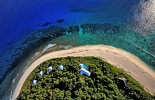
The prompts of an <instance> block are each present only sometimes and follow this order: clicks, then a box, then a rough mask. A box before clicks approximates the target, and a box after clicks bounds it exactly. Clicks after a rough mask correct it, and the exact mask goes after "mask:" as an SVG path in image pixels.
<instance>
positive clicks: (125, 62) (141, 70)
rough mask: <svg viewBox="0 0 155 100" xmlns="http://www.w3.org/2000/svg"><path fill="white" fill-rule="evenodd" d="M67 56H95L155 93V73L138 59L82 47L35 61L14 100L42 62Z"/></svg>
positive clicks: (104, 48) (103, 47)
mask: <svg viewBox="0 0 155 100" xmlns="http://www.w3.org/2000/svg"><path fill="white" fill-rule="evenodd" d="M67 56H75V57H77V56H95V57H99V58H101V59H103V60H104V61H107V62H109V63H110V64H113V65H115V66H117V67H118V68H122V69H123V70H124V71H126V72H127V73H128V74H130V75H131V76H132V77H133V78H134V79H136V80H137V81H138V82H139V83H140V84H142V85H143V86H144V87H145V88H147V90H149V91H150V92H152V93H155V85H154V84H155V72H154V71H153V70H151V69H150V68H149V67H148V66H147V65H146V64H145V63H144V62H142V61H141V60H140V59H139V58H138V57H136V56H134V55H133V54H131V53H128V52H126V51H124V50H121V49H118V48H115V47H112V46H107V45H90V46H80V47H75V48H72V49H67V50H60V51H55V52H50V53H47V54H45V55H43V56H41V57H40V58H38V59H37V60H36V61H34V62H33V63H32V64H31V65H30V66H29V68H28V69H27V70H26V71H25V72H24V74H23V75H22V76H21V78H20V80H19V82H18V84H17V86H16V88H15V91H14V93H13V95H12V99H13V100H14V99H15V98H17V96H18V95H19V93H20V90H21V88H22V85H23V84H24V82H25V80H26V78H27V77H28V75H29V74H30V73H31V72H32V71H33V70H34V69H35V68H36V67H37V66H38V65H39V64H40V63H42V62H44V61H46V60H49V59H52V58H58V57H67Z"/></svg>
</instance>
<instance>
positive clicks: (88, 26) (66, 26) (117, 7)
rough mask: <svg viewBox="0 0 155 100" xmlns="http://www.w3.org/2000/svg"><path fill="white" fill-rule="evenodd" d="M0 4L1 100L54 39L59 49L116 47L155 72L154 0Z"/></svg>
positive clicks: (8, 94) (5, 2) (52, 1)
mask: <svg viewBox="0 0 155 100" xmlns="http://www.w3.org/2000/svg"><path fill="white" fill-rule="evenodd" d="M0 8H1V9H0V15H1V16H0V25H1V26H3V27H0V32H1V33H0V48H1V49H0V71H1V73H0V99H2V98H3V100H5V99H9V98H10V95H11V91H12V92H13V89H14V88H15V86H16V84H17V82H18V80H19V78H20V76H21V75H22V73H23V72H24V70H25V67H27V66H28V65H29V62H30V61H31V60H34V58H37V57H39V56H41V54H42V51H43V49H44V47H46V46H47V45H48V44H49V43H51V44H56V45H57V48H54V47H53V49H54V50H58V49H61V48H60V47H64V48H65V49H66V48H70V47H76V46H82V45H98V44H103V45H111V46H114V47H117V48H121V49H123V50H126V51H128V52H130V53H132V54H134V55H136V56H137V57H139V58H140V59H141V60H143V61H144V62H145V63H146V64H147V65H149V67H150V68H151V69H152V70H154V71H155V12H154V9H155V1H154V0H147V1H146V0H125V1H121V0H118V1H112V0H75V1H73V0H66V1H65V2H64V1H59V0H51V1H50V0H46V1H42V0H39V1H37V0H34V1H30V0H27V1H26V0H24V1H19V0H15V1H10V2H9V1H7V0H1V1H0ZM2 15H3V16H2ZM4 33H5V34H4ZM34 55H35V56H34Z"/></svg>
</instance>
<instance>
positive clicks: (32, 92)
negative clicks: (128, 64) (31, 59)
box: [18, 57, 155, 100]
mask: <svg viewBox="0 0 155 100" xmlns="http://www.w3.org/2000/svg"><path fill="white" fill-rule="evenodd" d="M81 63H84V64H86V65H88V66H89V68H88V70H89V71H90V72H91V75H90V77H89V76H86V75H81V74H80V72H79V71H80V67H79V64H81ZM60 65H64V69H63V70H62V71H60V70H58V68H59V66H60ZM49 66H52V72H51V73H50V72H49V71H48V68H49ZM40 71H43V72H44V74H43V75H42V76H41V75H39V73H40ZM34 79H35V80H37V81H38V82H37V84H36V85H34V84H33V83H32V81H33V80H34ZM34 99H35V100H90V99H92V100H97V99H98V100H99V99H101V100H104V99H106V100H129V99H132V100H140V99H141V100H152V99H155V97H154V96H152V95H151V94H149V93H148V92H146V91H145V90H144V88H143V87H142V86H141V85H140V84H139V83H138V82H137V81H136V80H134V79H133V78H132V77H131V76H129V75H128V74H126V73H125V72H124V71H123V70H121V69H118V68H117V67H115V66H113V65H111V64H109V63H107V62H105V61H102V60H101V59H99V58H95V57H66V58H56V59H51V60H48V61H45V62H43V63H42V64H40V65H39V66H38V67H37V68H36V69H35V70H34V71H33V72H32V73H31V74H30V75H29V77H28V78H27V80H26V81H25V83H24V85H23V87H22V89H21V92H20V95H19V96H18V100H34Z"/></svg>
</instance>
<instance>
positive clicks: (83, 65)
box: [79, 64, 89, 70]
mask: <svg viewBox="0 0 155 100" xmlns="http://www.w3.org/2000/svg"><path fill="white" fill-rule="evenodd" d="M79 66H80V68H85V69H87V70H88V69H89V67H88V66H87V65H86V64H80V65H79Z"/></svg>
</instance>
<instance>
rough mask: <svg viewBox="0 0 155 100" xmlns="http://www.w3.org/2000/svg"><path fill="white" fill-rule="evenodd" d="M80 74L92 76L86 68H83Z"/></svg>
mask: <svg viewBox="0 0 155 100" xmlns="http://www.w3.org/2000/svg"><path fill="white" fill-rule="evenodd" d="M80 74H82V75H86V76H90V75H91V73H90V72H89V71H88V70H86V69H85V68H83V67H82V68H81V69H80Z"/></svg>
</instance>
